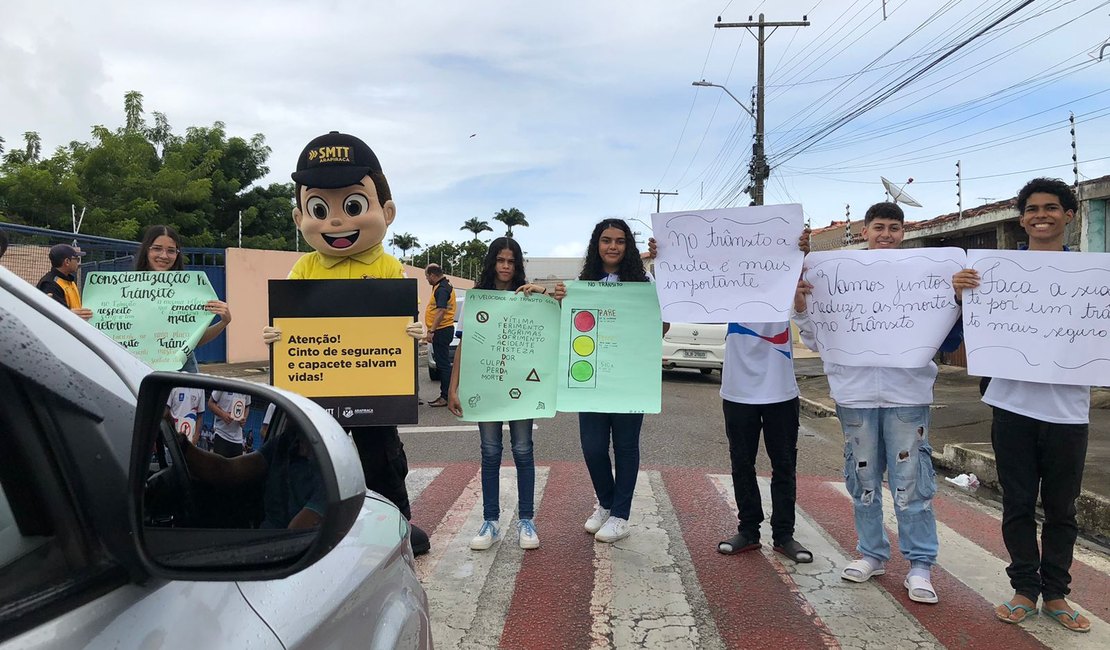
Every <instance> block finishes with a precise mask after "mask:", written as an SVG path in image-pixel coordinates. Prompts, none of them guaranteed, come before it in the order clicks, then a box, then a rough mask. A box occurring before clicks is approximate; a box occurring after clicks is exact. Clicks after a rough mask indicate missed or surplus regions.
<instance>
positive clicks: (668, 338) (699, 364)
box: [663, 323, 728, 374]
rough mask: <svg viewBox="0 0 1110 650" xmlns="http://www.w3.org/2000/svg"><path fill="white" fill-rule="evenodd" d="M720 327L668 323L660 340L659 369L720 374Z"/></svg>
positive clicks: (722, 341) (722, 355) (722, 344)
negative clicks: (661, 364)
mask: <svg viewBox="0 0 1110 650" xmlns="http://www.w3.org/2000/svg"><path fill="white" fill-rule="evenodd" d="M726 334H728V325H725V324H722V323H671V327H670V329H669V330H667V333H666V335H664V336H663V367H664V368H666V369H668V370H670V369H674V368H697V369H699V370H701V371H702V373H704V374H709V373H711V372H713V371H714V370H717V371H720V370H721V368H722V366H723V365H724V362H725V335H726Z"/></svg>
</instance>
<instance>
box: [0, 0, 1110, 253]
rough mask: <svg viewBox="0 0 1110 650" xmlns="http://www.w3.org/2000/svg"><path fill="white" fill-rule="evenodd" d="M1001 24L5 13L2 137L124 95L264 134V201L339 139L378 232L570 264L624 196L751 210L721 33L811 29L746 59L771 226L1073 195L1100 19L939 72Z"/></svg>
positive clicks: (633, 9) (586, 5)
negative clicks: (893, 201) (479, 226)
mask: <svg viewBox="0 0 1110 650" xmlns="http://www.w3.org/2000/svg"><path fill="white" fill-rule="evenodd" d="M1020 4H1022V2H1019V1H1017V0H1006V1H1002V0H987V1H985V2H984V1H982V0H962V1H961V0H948V1H946V2H941V0H918V1H913V0H887V1H886V5H887V8H886V10H887V13H888V18H887V19H886V20H885V21H884V20H883V16H882V12H883V1H882V0H800V1H796V0H775V1H774V2H759V0H733V1H731V2H730V1H729V0H713V1H708V0H687V1H680V0H637V1H635V2H633V1H612V2H596V1H594V2H580V1H577V0H564V1H563V2H559V3H528V2H508V1H484V0H471V1H470V2H450V3H446V2H444V3H413V2H407V1H373V2H371V1H362V2H359V1H353V0H330V1H320V2H303V1H302V2H286V1H284V0H266V1H256V0H237V1H236V2H210V1H208V0H193V1H192V2H189V3H152V2H123V1H106V2H96V3H92V2H77V1H68V0H66V1H57V2H50V3H18V4H15V3H7V4H6V6H5V9H4V20H3V21H0V62H2V65H0V95H2V96H3V97H4V98H5V99H4V101H3V102H2V103H0V135H2V136H3V137H4V138H5V139H6V140H7V141H8V142H9V143H17V142H19V141H21V139H22V137H21V134H22V133H23V132H24V131H28V130H35V131H38V132H39V133H40V134H41V135H42V138H43V142H44V146H45V148H46V149H47V150H49V149H52V148H53V147H55V146H57V145H59V144H63V143H66V142H69V141H70V140H74V139H80V140H87V139H89V130H90V126H91V125H93V124H104V125H107V126H111V127H115V126H118V125H119V124H120V123H121V122H122V119H123V116H122V112H123V109H122V104H123V95H124V93H125V92H127V91H129V90H139V91H141V92H142V93H143V94H144V96H145V106H146V110H147V111H148V113H149V112H151V111H155V110H157V111H162V112H164V113H166V114H167V115H168V117H169V120H170V123H171V124H172V125H173V127H174V129H175V130H176V131H177V132H181V131H183V130H184V128H185V127H187V126H193V125H208V124H211V123H212V122H214V121H216V120H221V121H223V122H225V123H226V124H227V127H228V130H229V132H230V133H231V134H233V135H241V136H244V137H249V136H250V135H251V134H254V133H263V134H264V135H265V136H266V140H267V143H268V144H269V145H270V146H271V147H272V149H273V155H272V157H271V159H270V168H271V174H270V176H269V178H268V179H267V181H271V180H273V181H285V180H288V178H289V173H290V172H291V171H292V169H293V167H294V165H295V161H296V156H297V153H298V152H299V151H300V149H301V148H302V147H303V146H304V144H305V143H306V142H307V141H308V140H309V139H311V138H312V137H313V136H315V135H318V134H320V133H323V132H326V131H329V130H333V129H335V130H340V131H345V132H348V133H353V134H355V135H358V136H359V137H361V138H363V139H364V140H366V141H367V142H368V143H369V144H370V146H371V147H372V148H373V149H374V150H375V151H376V152H377V154H378V156H379V158H380V159H381V161H382V164H383V166H384V168H385V171H386V174H387V176H388V177H389V179H390V184H391V185H392V187H393V191H394V196H395V199H396V201H397V204H398V208H399V214H398V221H397V222H396V223H395V225H394V228H395V230H396V231H398V232H405V231H407V232H411V233H413V234H415V235H417V236H418V237H419V239H420V241H421V242H422V243H423V244H431V243H435V242H438V241H442V240H444V239H450V240H454V241H460V240H461V239H462V238H463V237H464V235H466V233H463V232H461V231H460V230H459V226H460V225H461V224H462V223H463V222H464V221H465V220H466V219H468V218H470V217H479V218H482V219H487V220H490V219H491V217H492V216H493V215H494V214H495V213H496V212H497V211H498V210H500V209H502V208H508V207H517V208H519V209H520V210H522V211H523V212H524V213H525V214H526V215H527V217H528V220H529V222H530V223H531V227H529V228H522V229H519V230H518V235H517V236H518V239H519V240H520V241H521V243H522V245H523V247H524V249H525V250H526V251H528V253H529V254H530V255H531V256H545V255H570V254H577V253H580V252H581V251H582V250H584V248H585V243H586V239H587V238H588V236H589V233H590V230H591V228H592V226H593V224H594V223H595V222H596V221H597V220H599V219H601V218H603V217H608V216H620V217H624V218H629V219H638V220H642V221H650V219H649V217H650V214H651V213H652V212H654V211H655V199H654V198H652V197H646V196H642V195H640V193H639V192H640V190H652V189H656V188H658V189H660V190H664V191H677V192H678V193H679V194H678V196H676V197H665V198H664V199H663V202H662V207H663V211H671V210H680V209H691V208H707V207H723V206H731V205H746V204H747V203H748V200H749V199H748V197H747V196H746V195H743V194H740V193H739V191H740V190H742V189H743V188H744V187H745V186H746V185H747V182H746V180H745V176H746V169H747V164H748V156H749V155H750V148H751V137H752V133H753V129H754V126H753V124H752V120H751V119H750V118H749V117H748V116H747V114H746V113H745V112H744V110H743V109H742V108H741V107H740V106H738V105H737V104H736V103H734V102H733V101H732V100H731V99H730V98H729V97H728V96H727V95H725V94H724V93H723V92H722V91H720V90H719V89H717V88H695V87H693V86H691V82H692V81H694V80H698V79H706V80H709V81H711V82H714V83H718V84H721V85H724V86H727V87H728V88H729V90H731V91H732V93H733V94H734V95H736V96H737V97H739V98H740V99H741V100H742V101H745V102H747V101H748V100H749V98H750V93H751V89H752V86H753V85H754V83H755V76H756V41H755V39H754V38H753V36H752V35H751V34H749V33H748V32H747V30H744V29H715V28H714V27H713V24H714V22H715V21H716V18H717V16H718V15H720V16H722V17H723V18H724V20H725V21H726V22H742V21H745V20H747V17H748V15H749V14H752V13H756V14H757V13H758V12H760V11H763V12H765V13H766V14H767V20H780V21H782V20H799V19H800V18H801V16H802V15H803V14H806V15H808V18H809V21H810V22H811V23H812V24H811V26H809V27H805V28H782V29H780V30H778V31H777V32H776V33H775V34H774V35H773V36H772V37H771V38H770V39H769V41H768V45H767V64H766V66H767V84H768V90H767V150H768V154H769V156H770V158H771V163H772V165H773V170H772V177H771V179H770V181H769V184H768V187H767V203H790V202H800V203H802V204H803V207H804V209H805V212H806V215H807V217H808V218H809V219H810V220H811V222H812V225H813V226H814V227H820V226H824V225H827V224H828V223H829V222H830V221H832V220H834V219H842V218H843V216H844V212H845V205H850V206H851V212H852V215H853V218H858V217H859V216H861V215H862V213H863V211H864V209H866V206H867V205H869V204H870V203H873V202H875V201H878V200H882V199H883V190H882V187H881V185H880V184H879V176H880V175H883V176H886V177H887V178H889V179H891V180H894V181H897V182H899V183H901V182H905V180H906V179H908V178H910V177H912V178H914V179H915V180H914V182H913V183H912V184H910V185H909V186H908V187H907V188H906V190H907V191H908V192H909V193H910V194H912V195H913V196H914V197H915V198H916V199H917V200H918V201H920V202H921V203H922V204H923V206H924V207H922V208H911V209H909V210H908V216H909V218H911V219H925V218H931V217H934V216H937V215H940V214H944V213H948V212H952V211H954V210H955V209H956V185H955V164H956V161H957V160H960V161H961V164H962V169H963V176H964V178H965V181H964V190H963V197H964V207H965V208H966V207H971V206H974V205H978V204H980V203H983V202H985V201H986V200H996V199H1001V198H1006V197H1009V196H1013V195H1014V193H1015V192H1016V190H1017V188H1019V187H1020V185H1021V184H1022V183H1023V181H1024V180H1026V179H1027V178H1029V177H1031V176H1034V175H1045V174H1047V175H1053V176H1059V177H1063V178H1065V179H1067V180H1069V181H1070V180H1071V178H1072V173H1071V154H1072V152H1071V139H1070V135H1069V133H1068V113H1069V111H1072V112H1074V113H1075V115H1076V119H1077V132H1078V137H1079V145H1078V146H1079V151H1078V153H1079V159H1080V161H1089V162H1081V164H1080V172H1081V174H1082V176H1083V177H1090V178H1093V177H1098V176H1102V175H1106V174H1110V128H1107V127H1108V126H1110V117H1108V116H1110V84H1107V81H1106V80H1107V79H1110V49H1108V50H1107V56H1106V59H1107V60H1105V61H1103V62H1101V63H1100V62H1098V61H1097V56H1098V51H1099V46H1100V45H1101V44H1102V43H1104V42H1106V41H1107V39H1108V38H1110V17H1108V16H1110V2H1105V1H1101V0H1037V1H1036V2H1033V3H1032V5H1030V6H1028V7H1025V8H1024V9H1022V10H1021V11H1019V12H1017V13H1016V14H1014V16H1013V17H1011V18H1010V19H1008V20H1007V21H1005V22H1003V23H1002V24H1001V25H1000V26H999V27H997V28H995V29H993V30H990V31H988V32H986V33H985V34H984V35H983V36H982V37H980V38H978V39H977V40H975V41H973V42H971V43H970V44H969V45H967V46H966V47H964V48H963V49H961V50H959V51H958V52H956V53H954V54H952V55H950V56H949V57H948V58H946V59H944V60H943V61H941V62H939V63H935V62H936V61H937V59H939V58H940V57H942V56H943V55H944V54H945V53H946V52H948V51H949V50H950V49H952V48H953V47H954V46H956V45H957V44H958V43H960V42H961V41H963V40H965V39H966V38H968V37H970V36H971V35H973V34H974V33H976V32H978V31H979V30H980V29H982V28H984V27H986V26H987V25H988V24H989V23H990V22H992V21H993V20H995V19H997V18H1000V17H1001V16H1002V15H1003V14H1005V13H1006V12H1007V11H1008V10H1010V9H1013V8H1015V7H1017V6H1019V5H1020ZM761 5H762V6H761ZM930 64H934V65H932V67H930V68H929V69H928V70H925V71H924V72H923V73H921V74H920V76H918V77H917V78H916V79H913V80H912V81H910V83H908V84H906V85H905V86H904V87H902V88H900V89H898V90H897V91H896V92H894V93H893V94H891V95H890V96H889V97H888V98H886V99H884V100H883V101H880V102H875V101H874V100H877V99H880V98H882V97H883V96H884V95H885V94H887V93H888V91H891V90H894V89H895V88H896V87H897V85H898V84H900V83H901V82H904V81H907V80H910V78H911V77H912V76H914V75H915V74H917V73H919V72H921V71H922V69H923V68H925V67H926V66H929V65H930ZM870 104H876V105H875V106H873V107H872V108H870V109H869V110H866V111H864V112H862V113H861V114H859V115H858V117H855V119H852V120H850V121H845V119H846V118H848V117H850V115H851V111H853V110H854V109H859V108H862V107H865V106H868V105H870ZM842 121H843V122H844V123H843V125H842V126H840V128H839V129H837V130H834V131H829V130H828V127H830V126H831V125H834V124H837V123H839V122H842ZM472 134H476V135H473V137H472ZM1034 170H1035V171H1034ZM632 223H633V226H634V227H639V228H642V226H640V224H638V223H637V222H632ZM491 225H495V226H496V227H498V233H497V234H501V232H500V224H497V223H496V222H491Z"/></svg>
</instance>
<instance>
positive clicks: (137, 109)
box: [123, 90, 145, 131]
mask: <svg viewBox="0 0 1110 650" xmlns="http://www.w3.org/2000/svg"><path fill="white" fill-rule="evenodd" d="M123 115H124V123H123V128H124V130H125V131H141V130H143V128H144V126H145V121H144V120H143V94H142V93H141V92H139V91H137V90H131V91H128V92H127V93H126V94H125V95H124V96H123Z"/></svg>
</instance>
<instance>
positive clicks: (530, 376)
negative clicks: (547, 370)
mask: <svg viewBox="0 0 1110 650" xmlns="http://www.w3.org/2000/svg"><path fill="white" fill-rule="evenodd" d="M525 381H534V382H536V383H539V381H540V375H539V373H537V372H536V369H535V368H532V372H530V373H528V377H527V378H526V379H525Z"/></svg>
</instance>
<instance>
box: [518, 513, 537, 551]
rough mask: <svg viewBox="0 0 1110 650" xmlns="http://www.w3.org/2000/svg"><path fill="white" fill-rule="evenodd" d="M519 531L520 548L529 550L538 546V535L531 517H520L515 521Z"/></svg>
mask: <svg viewBox="0 0 1110 650" xmlns="http://www.w3.org/2000/svg"><path fill="white" fill-rule="evenodd" d="M516 527H517V531H518V532H519V542H520V548H523V549H525V550H531V549H534V548H539V547H540V536H539V535H537V534H536V525H535V524H534V523H532V520H531V519H521V520H520V521H518V522H517V523H516Z"/></svg>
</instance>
